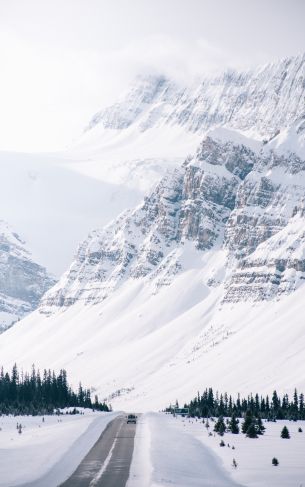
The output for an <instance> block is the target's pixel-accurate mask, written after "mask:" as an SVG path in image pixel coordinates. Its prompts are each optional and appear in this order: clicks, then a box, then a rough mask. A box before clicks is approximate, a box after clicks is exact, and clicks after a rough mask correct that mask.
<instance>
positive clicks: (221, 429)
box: [214, 416, 226, 436]
mask: <svg viewBox="0 0 305 487" xmlns="http://www.w3.org/2000/svg"><path fill="white" fill-rule="evenodd" d="M214 431H215V432H216V433H218V434H219V435H220V436H223V434H224V433H225V431H226V425H225V422H224V419H223V416H219V418H218V420H217V421H216V423H215V426H214Z"/></svg>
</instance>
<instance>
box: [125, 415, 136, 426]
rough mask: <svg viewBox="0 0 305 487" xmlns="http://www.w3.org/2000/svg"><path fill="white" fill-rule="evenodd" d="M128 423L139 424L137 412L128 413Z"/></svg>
mask: <svg viewBox="0 0 305 487" xmlns="http://www.w3.org/2000/svg"><path fill="white" fill-rule="evenodd" d="M128 423H134V424H137V416H136V415H135V414H128V416H127V424H128Z"/></svg>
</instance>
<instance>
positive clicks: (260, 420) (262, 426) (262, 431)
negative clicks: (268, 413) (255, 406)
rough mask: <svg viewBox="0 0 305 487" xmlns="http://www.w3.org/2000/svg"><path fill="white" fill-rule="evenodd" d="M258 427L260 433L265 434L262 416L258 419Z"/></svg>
mask: <svg viewBox="0 0 305 487" xmlns="http://www.w3.org/2000/svg"><path fill="white" fill-rule="evenodd" d="M256 429H257V434H258V435H263V434H264V432H265V429H266V428H265V426H264V425H263V422H262V418H261V417H260V416H258V417H257V419H256Z"/></svg>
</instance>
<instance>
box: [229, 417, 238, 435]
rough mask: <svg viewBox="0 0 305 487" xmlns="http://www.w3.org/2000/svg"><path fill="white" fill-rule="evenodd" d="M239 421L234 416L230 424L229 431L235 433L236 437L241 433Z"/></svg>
mask: <svg viewBox="0 0 305 487" xmlns="http://www.w3.org/2000/svg"><path fill="white" fill-rule="evenodd" d="M238 423H239V421H238V419H237V418H236V416H235V414H234V413H233V414H232V418H231V420H230V422H229V426H228V429H229V431H231V433H233V434H234V435H237V434H238V433H239V426H238Z"/></svg>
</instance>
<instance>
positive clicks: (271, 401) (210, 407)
mask: <svg viewBox="0 0 305 487" xmlns="http://www.w3.org/2000/svg"><path fill="white" fill-rule="evenodd" d="M184 407H185V408H189V415H190V416H192V417H199V418H208V417H215V416H217V417H219V416H223V417H232V416H233V415H234V416H235V417H239V418H241V417H245V415H246V413H247V411H248V412H250V413H251V414H252V415H253V416H255V417H260V418H262V419H267V420H270V421H274V420H276V419H288V420H295V421H296V420H298V419H305V406H304V394H298V392H297V390H296V389H295V391H294V394H293V397H292V399H290V398H289V396H288V394H284V395H283V396H282V397H280V396H279V394H278V393H277V392H276V391H274V392H273V394H272V396H271V397H269V396H268V395H267V396H265V397H263V396H260V395H259V394H255V395H252V394H250V395H249V396H248V397H246V398H241V397H240V394H238V396H237V398H236V399H234V398H232V396H229V395H228V394H227V393H224V394H219V393H218V392H216V393H214V391H213V389H212V388H209V389H206V390H205V391H204V392H203V394H200V393H199V392H198V394H197V397H195V398H194V399H193V400H192V401H191V402H190V403H189V404H185V406H184Z"/></svg>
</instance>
